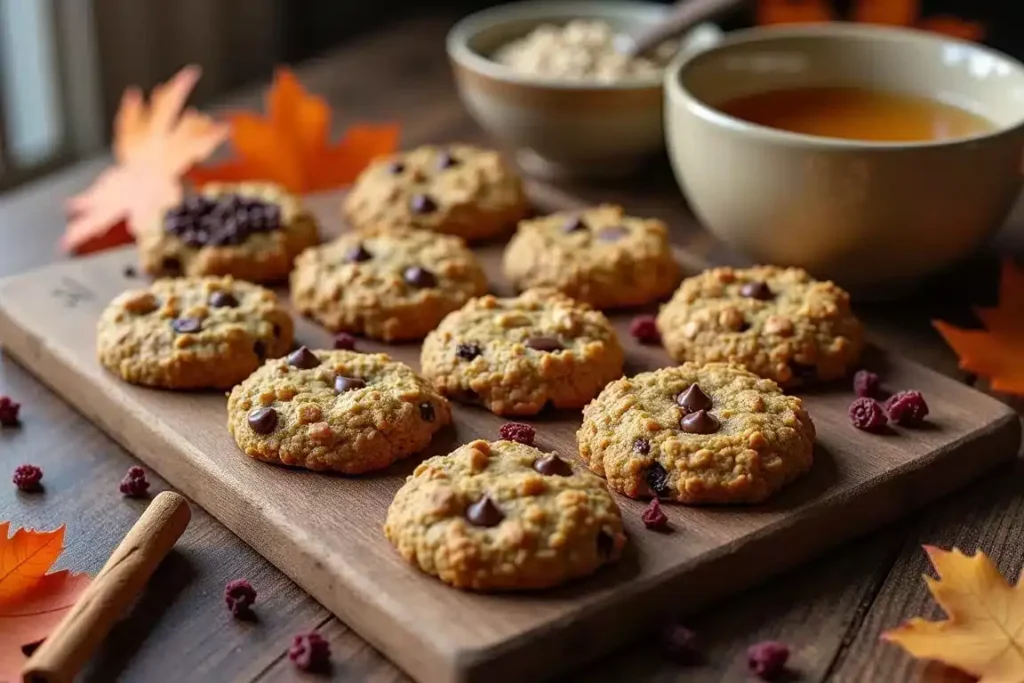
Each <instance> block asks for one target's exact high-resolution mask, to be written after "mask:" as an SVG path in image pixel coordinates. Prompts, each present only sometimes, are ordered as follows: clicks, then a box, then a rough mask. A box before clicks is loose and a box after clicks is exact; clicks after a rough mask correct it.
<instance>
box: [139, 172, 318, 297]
mask: <svg viewBox="0 0 1024 683" xmlns="http://www.w3.org/2000/svg"><path fill="white" fill-rule="evenodd" d="M137 241H138V244H139V257H140V258H141V259H142V268H143V269H144V270H145V271H146V272H147V273H150V274H153V275H180V274H182V273H183V274H185V275H233V276H234V277H236V278H239V279H242V280H249V281H251V282H274V281H277V280H283V279H284V278H286V277H287V276H288V273H289V271H290V270H291V268H292V261H293V260H294V259H295V256H296V255H297V254H298V253H299V252H301V251H302V250H303V249H305V248H306V247H310V246H313V245H314V244H316V243H317V242H318V241H319V239H318V237H317V226H316V222H315V221H314V220H313V217H312V215H310V214H309V213H307V212H306V211H305V210H303V208H302V206H301V205H300V204H299V201H298V200H297V199H296V198H295V197H292V196H291V195H289V194H287V193H286V192H285V191H284V190H282V189H281V188H279V187H278V186H277V185H272V184H269V183H237V184H219V183H211V184H209V185H206V186H205V187H204V188H203V189H202V191H201V192H200V193H199V194H196V195H192V196H189V197H186V198H185V200H184V201H183V202H182V203H181V204H179V205H177V206H175V207H172V208H170V209H168V210H167V211H165V212H163V213H162V214H161V220H160V221H158V222H157V223H156V224H153V225H146V226H143V228H142V229H141V230H139V234H138V235H137Z"/></svg>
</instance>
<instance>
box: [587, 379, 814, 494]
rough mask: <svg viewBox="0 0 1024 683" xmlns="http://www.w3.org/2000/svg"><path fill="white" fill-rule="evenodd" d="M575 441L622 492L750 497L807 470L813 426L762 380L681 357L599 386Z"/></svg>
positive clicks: (798, 405)
mask: <svg viewBox="0 0 1024 683" xmlns="http://www.w3.org/2000/svg"><path fill="white" fill-rule="evenodd" d="M576 441H577V444H578V445H579V452H580V457H581V458H583V460H584V462H586V463H587V465H589V467H590V469H591V470H593V471H594V472H595V473H596V474H598V475H600V476H602V477H604V478H605V479H607V480H608V486H610V487H611V488H612V490H614V491H618V492H619V493H622V494H624V495H626V496H629V497H630V498H645V497H651V496H657V497H658V498H661V499H663V500H669V501H675V502H678V503H688V504H694V505H696V504H705V503H757V502H760V501H762V500H764V499H765V498H767V497H768V496H769V495H771V494H772V493H773V492H774V491H777V490H778V489H779V488H781V487H782V486H783V485H785V484H786V483H787V482H789V481H791V480H793V479H794V478H796V477H797V476H799V475H800V474H802V473H804V472H806V471H807V470H808V469H810V467H811V463H812V460H813V450H814V423H813V422H811V418H810V416H809V415H808V414H807V412H806V411H805V410H804V408H803V404H802V402H801V401H800V399H799V398H797V397H795V396H787V395H785V394H783V393H782V390H781V389H780V388H779V386H778V385H777V384H776V383H775V382H773V381H771V380H769V379H763V378H761V377H758V376H757V375H755V374H753V373H752V372H749V371H747V370H745V369H743V368H741V367H739V366H737V365H730V364H727V363H708V364H707V365H699V364H697V363H685V364H683V365H681V366H679V367H674V368H663V369H661V370H656V371H654V372H646V373H643V374H639V375H636V376H635V377H628V378H623V379H620V380H618V381H616V382H612V383H611V384H609V385H608V386H607V387H605V389H604V391H602V392H601V395H600V396H598V397H597V398H596V399H594V401H593V402H592V403H591V404H590V405H588V406H587V407H586V408H585V409H584V410H583V424H582V426H581V427H580V429H579V431H578V432H577V433H576Z"/></svg>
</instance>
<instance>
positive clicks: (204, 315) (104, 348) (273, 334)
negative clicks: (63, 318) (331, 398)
mask: <svg viewBox="0 0 1024 683" xmlns="http://www.w3.org/2000/svg"><path fill="white" fill-rule="evenodd" d="M97 332H98V338H97V342H96V347H97V351H98V355H99V360H100V362H101V363H102V364H103V365H104V366H105V367H106V368H107V369H109V370H110V371H111V372H114V373H115V374H117V375H120V376H121V378H122V379H124V380H125V381H126V382H131V383H132V384H144V385H146V386H152V387H162V388H164V389H228V388H230V387H232V386H234V385H235V384H237V383H238V382H241V381H242V380H243V379H245V378H246V377H248V376H249V374H250V373H251V372H253V371H254V370H255V369H256V368H258V367H259V366H260V364H261V363H263V361H264V360H265V359H267V358H276V357H277V356H281V355H283V354H285V353H287V352H288V349H289V348H290V347H291V345H292V336H293V325H292V319H291V317H290V316H289V315H288V312H287V311H286V310H285V308H284V306H283V305H282V304H281V302H280V301H278V298H277V295H276V294H274V293H273V292H271V291H270V290H268V289H264V288H263V287H259V286H257V285H253V284H250V283H248V282H242V281H238V280H234V279H233V278H231V277H203V278H199V277H194V278H176V279H164V280H157V281H156V282H154V283H153V284H152V285H150V286H149V287H147V288H146V289H136V290H132V291H129V292H124V293H123V294H121V295H120V296H118V297H117V298H115V299H114V300H113V301H112V302H110V304H109V305H108V306H107V308H106V310H104V311H103V314H102V315H101V316H100V321H99V324H98V329H97Z"/></svg>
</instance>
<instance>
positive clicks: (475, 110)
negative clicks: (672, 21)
mask: <svg viewBox="0 0 1024 683" xmlns="http://www.w3.org/2000/svg"><path fill="white" fill-rule="evenodd" d="M669 10H670V6H667V5H659V4H655V3H651V2H640V1H634V0H553V1H551V0H541V1H531V2H518V3H514V4H509V5H501V6H498V7H494V8H491V9H488V10H484V11H482V12H477V13H476V14H472V15H470V16H468V17H466V18H465V19H463V20H462V21H460V22H458V23H457V24H456V25H455V26H454V27H453V28H452V30H451V31H450V32H449V34H448V55H449V58H450V61H451V63H452V68H453V71H454V74H455V82H456V85H457V87H458V91H459V96H460V98H461V99H462V102H463V104H464V105H465V106H466V108H467V109H468V110H469V112H470V114H471V115H472V116H473V118H474V119H475V120H476V121H477V123H479V124H480V126H481V127H482V128H483V129H484V130H486V131H487V132H488V133H489V134H490V135H491V136H493V137H494V138H496V139H497V140H498V141H499V142H500V143H501V144H503V145H505V146H507V147H509V148H510V149H513V150H514V151H515V156H516V160H517V161H518V162H519V164H520V166H521V167H522V168H523V170H524V171H526V172H527V173H529V174H531V175H536V176H540V177H545V178H595V177H605V178H608V177H616V176H623V175H628V174H629V173H632V172H635V171H636V170H637V169H638V168H639V167H641V166H643V165H644V164H646V163H647V162H648V161H649V160H650V159H651V158H652V157H653V156H655V155H656V154H657V153H658V152H660V151H661V150H662V149H663V147H664V140H665V136H664V131H663V126H662V110H663V106H664V103H663V89H662V82H663V75H664V70H665V67H666V65H667V64H668V63H669V61H671V60H672V59H673V58H674V57H675V56H677V55H678V54H679V53H680V52H687V53H691V52H697V51H699V50H701V49H704V48H706V47H710V46H712V45H714V44H715V43H717V42H718V40H719V39H720V37H721V32H720V31H719V29H718V28H717V27H715V26H714V25H711V24H702V25H700V26H698V27H697V28H696V29H694V30H693V31H691V32H690V33H688V34H686V35H684V36H683V37H681V38H680V39H677V40H674V41H671V42H667V43H665V44H663V45H661V46H659V47H658V48H657V49H656V50H654V51H652V52H651V53H650V54H649V55H647V56H644V57H628V56H626V55H625V54H623V53H622V52H621V46H622V45H623V41H624V40H628V36H631V35H634V34H635V33H636V32H637V31H639V30H641V29H643V28H644V27H648V26H652V25H654V24H656V23H658V22H659V21H660V20H661V19H663V18H664V17H665V16H666V14H667V13H668V12H669Z"/></svg>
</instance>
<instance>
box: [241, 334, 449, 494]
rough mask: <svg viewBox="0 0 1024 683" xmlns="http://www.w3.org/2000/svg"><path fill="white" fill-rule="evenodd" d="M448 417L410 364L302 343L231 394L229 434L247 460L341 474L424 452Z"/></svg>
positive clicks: (445, 407) (444, 406)
mask: <svg viewBox="0 0 1024 683" xmlns="http://www.w3.org/2000/svg"><path fill="white" fill-rule="evenodd" d="M451 417H452V415H451V408H450V406H449V405H448V401H447V400H446V399H445V398H444V397H442V396H440V395H438V393H437V392H436V391H434V390H433V389H432V388H431V386H430V384H429V383H428V382H427V381H426V380H424V379H423V378H422V377H420V376H419V375H417V374H416V373H415V372H413V371H412V369H411V368H410V367H409V366H408V365H405V364H403V363H399V362H397V361H394V360H391V358H390V357H389V356H387V355H385V354H382V353H378V354H365V353H356V352H355V351H311V350H310V349H308V348H306V347H305V346H303V347H301V348H299V349H298V350H296V351H293V352H292V353H291V354H289V355H288V356H287V357H285V358H280V359H277V360H273V361H269V362H267V363H266V364H264V365H263V367H261V368H260V369H258V370H257V371H256V372H254V373H253V374H252V375H251V376H250V377H249V378H248V379H246V380H245V381H244V382H242V383H241V384H239V385H238V386H237V387H235V388H234V390H232V392H231V395H230V396H229V397H228V430H229V431H230V432H231V434H232V436H234V437H235V441H236V442H237V443H238V446H239V448H241V449H242V451H244V452H245V454H246V455H248V456H250V457H252V458H256V459H257V460H263V461H266V462H272V463H277V464H280V465H293V466H296V467H305V468H307V469H310V470H332V471H334V472H341V473H343V474H358V473H360V472H369V471H371V470H379V469H381V468H384V467H387V466H388V465H390V464H391V463H393V462H395V461H396V460H400V459H401V458H405V457H408V456H410V455H412V454H413V453H417V452H419V451H421V450H423V449H424V448H426V446H427V444H429V443H430V439H431V438H432V437H433V435H434V433H435V432H437V431H438V430H439V429H441V428H442V427H444V426H445V425H447V424H448V423H449V422H451Z"/></svg>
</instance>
